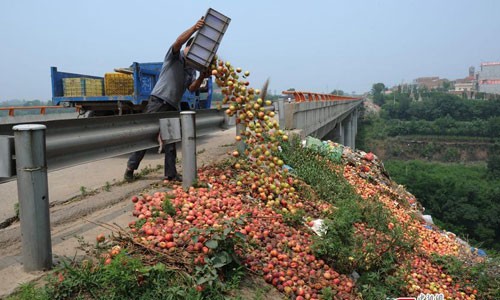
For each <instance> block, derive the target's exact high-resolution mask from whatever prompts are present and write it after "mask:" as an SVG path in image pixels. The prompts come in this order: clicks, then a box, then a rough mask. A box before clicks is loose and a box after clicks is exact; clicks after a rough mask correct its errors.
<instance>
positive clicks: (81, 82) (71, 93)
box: [62, 77, 103, 97]
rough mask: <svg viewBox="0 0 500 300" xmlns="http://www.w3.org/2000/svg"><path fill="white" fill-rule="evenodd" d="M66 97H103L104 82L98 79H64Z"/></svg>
mask: <svg viewBox="0 0 500 300" xmlns="http://www.w3.org/2000/svg"><path fill="white" fill-rule="evenodd" d="M62 81H63V93H64V97H85V96H102V95H103V80H102V79H96V78H85V77H79V78H63V80H62Z"/></svg>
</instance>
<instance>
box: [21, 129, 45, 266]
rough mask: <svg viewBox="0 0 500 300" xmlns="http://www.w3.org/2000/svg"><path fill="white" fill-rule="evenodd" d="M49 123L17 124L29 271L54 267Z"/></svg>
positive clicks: (25, 258) (23, 230)
mask: <svg viewBox="0 0 500 300" xmlns="http://www.w3.org/2000/svg"><path fill="white" fill-rule="evenodd" d="M45 129H46V127H45V125H39V124H26V125H16V126H14V127H13V130H14V144H15V151H16V168H17V192H18V197H19V217H20V220H21V242H22V260H23V265H24V270H25V271H41V270H47V269H50V268H51V267H52V242H51V237H50V213H49V188H48V183H47V160H46V157H45Z"/></svg>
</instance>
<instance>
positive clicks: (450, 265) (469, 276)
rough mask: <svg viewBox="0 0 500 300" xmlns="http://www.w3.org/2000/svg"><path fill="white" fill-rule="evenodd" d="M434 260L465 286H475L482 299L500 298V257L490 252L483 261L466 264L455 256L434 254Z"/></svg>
mask: <svg viewBox="0 0 500 300" xmlns="http://www.w3.org/2000/svg"><path fill="white" fill-rule="evenodd" d="M431 259H432V262H433V263H435V264H437V265H440V266H441V267H443V269H444V270H445V271H446V272H447V273H448V274H449V275H450V276H452V277H453V279H454V280H455V282H459V283H460V284H461V285H462V286H464V287H467V286H469V287H474V288H476V289H477V290H478V291H479V294H480V295H481V296H482V298H481V299H500V257H499V256H498V255H495V254H493V255H492V254H490V255H489V256H488V258H486V259H485V260H484V261H482V262H477V263H472V262H471V263H469V264H464V263H463V262H462V261H460V260H459V259H458V258H456V257H454V256H439V255H437V254H433V255H432V257H431Z"/></svg>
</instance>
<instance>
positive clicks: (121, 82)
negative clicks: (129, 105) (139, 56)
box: [104, 73, 134, 96]
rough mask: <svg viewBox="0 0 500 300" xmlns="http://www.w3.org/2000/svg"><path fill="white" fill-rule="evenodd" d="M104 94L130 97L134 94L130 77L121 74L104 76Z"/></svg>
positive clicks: (132, 80) (132, 81)
mask: <svg viewBox="0 0 500 300" xmlns="http://www.w3.org/2000/svg"><path fill="white" fill-rule="evenodd" d="M104 92H105V94H106V96H119V95H132V94H133V93H134V79H133V77H132V75H129V74H122V73H106V74H104Z"/></svg>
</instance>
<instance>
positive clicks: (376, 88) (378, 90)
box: [372, 82, 385, 96]
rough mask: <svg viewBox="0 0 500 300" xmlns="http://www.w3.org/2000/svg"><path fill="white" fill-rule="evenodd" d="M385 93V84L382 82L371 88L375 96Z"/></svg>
mask: <svg viewBox="0 0 500 300" xmlns="http://www.w3.org/2000/svg"><path fill="white" fill-rule="evenodd" d="M384 91H385V84H383V83H382V82H379V83H375V84H374V85H373V86H372V94H373V95H374V96H375V95H377V94H382V93H383V92H384Z"/></svg>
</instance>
